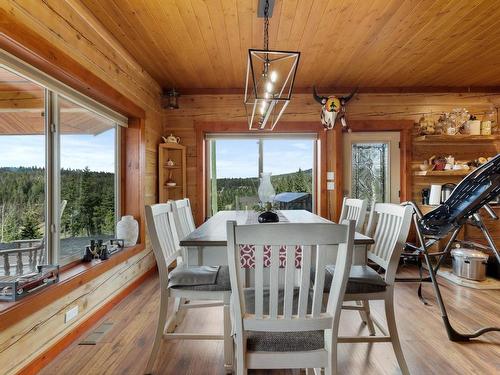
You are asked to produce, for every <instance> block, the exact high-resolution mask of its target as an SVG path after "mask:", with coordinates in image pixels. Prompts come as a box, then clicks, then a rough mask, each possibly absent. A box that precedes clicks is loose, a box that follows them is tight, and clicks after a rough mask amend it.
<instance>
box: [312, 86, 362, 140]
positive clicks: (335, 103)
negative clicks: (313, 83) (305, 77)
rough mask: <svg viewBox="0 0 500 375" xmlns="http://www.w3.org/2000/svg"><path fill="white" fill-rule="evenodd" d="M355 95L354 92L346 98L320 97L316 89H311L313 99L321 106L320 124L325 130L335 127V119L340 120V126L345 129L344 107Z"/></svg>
mask: <svg viewBox="0 0 500 375" xmlns="http://www.w3.org/2000/svg"><path fill="white" fill-rule="evenodd" d="M355 93H356V90H354V91H353V92H352V93H351V94H349V95H347V96H341V97H337V96H320V95H318V91H316V87H313V96H314V99H315V100H316V101H317V102H318V103H319V104H321V105H322V106H323V107H322V108H321V123H322V124H323V126H324V127H325V130H331V129H333V127H334V126H335V121H336V120H337V117H338V118H339V119H340V122H341V123H342V126H343V127H344V128H347V122H346V120H345V107H346V104H347V102H348V101H349V100H351V98H352V97H353V96H354V94H355Z"/></svg>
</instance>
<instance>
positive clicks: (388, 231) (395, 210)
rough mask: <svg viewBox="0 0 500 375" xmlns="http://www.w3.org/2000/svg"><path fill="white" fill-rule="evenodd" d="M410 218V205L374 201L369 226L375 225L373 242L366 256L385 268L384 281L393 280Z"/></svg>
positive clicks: (390, 281) (408, 228)
mask: <svg viewBox="0 0 500 375" xmlns="http://www.w3.org/2000/svg"><path fill="white" fill-rule="evenodd" d="M411 219H412V209H411V207H410V206H400V205H397V204H391V203H376V204H375V205H374V207H373V210H372V212H371V214H370V220H369V223H370V224H369V227H370V226H372V227H373V226H375V229H374V234H373V240H374V244H373V245H372V246H371V247H370V249H369V250H368V258H369V259H370V260H372V261H374V262H375V263H377V264H378V265H379V266H381V267H382V268H384V269H385V270H386V274H385V278H386V282H389V283H392V282H393V281H394V278H395V274H396V270H397V264H398V261H399V256H400V254H401V251H402V250H403V246H404V243H405V241H406V238H407V236H408V232H409V230H410V224H411ZM375 223H376V225H375Z"/></svg>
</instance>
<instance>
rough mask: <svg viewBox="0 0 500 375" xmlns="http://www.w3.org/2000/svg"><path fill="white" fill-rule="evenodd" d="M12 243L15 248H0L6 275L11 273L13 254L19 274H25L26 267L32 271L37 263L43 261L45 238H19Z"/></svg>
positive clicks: (0, 256)
mask: <svg viewBox="0 0 500 375" xmlns="http://www.w3.org/2000/svg"><path fill="white" fill-rule="evenodd" d="M12 244H13V245H14V248H12V249H4V250H0V258H1V259H2V260H3V269H4V273H5V275H7V276H8V275H10V274H11V257H12V256H15V262H16V273H17V274H23V273H24V271H25V269H26V270H29V271H32V270H33V269H34V268H35V266H36V265H37V264H41V263H42V261H43V255H44V251H43V250H44V241H43V239H41V238H39V239H33V240H17V241H13V242H12ZM25 266H26V267H25Z"/></svg>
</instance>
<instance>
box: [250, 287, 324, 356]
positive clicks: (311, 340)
mask: <svg viewBox="0 0 500 375" xmlns="http://www.w3.org/2000/svg"><path fill="white" fill-rule="evenodd" d="M244 294H245V304H246V310H247V312H248V313H250V314H253V313H254V312H255V290H254V289H253V288H248V289H245V290H244ZM283 300H284V291H283V290H280V291H279V292H278V314H283ZM298 300H299V290H298V289H295V291H294V295H293V307H292V311H293V313H294V314H295V313H296V312H297V307H298ZM311 300H312V297H311V294H309V302H308V309H309V310H310V307H311V305H312V303H311ZM263 302H264V306H263V308H264V314H268V313H269V290H268V289H265V290H264V301H263ZM308 312H309V313H310V311H308ZM324 347H325V342H324V338H323V331H301V332H261V331H248V332H247V349H248V350H249V351H263V352H298V351H307V350H317V349H322V348H324Z"/></svg>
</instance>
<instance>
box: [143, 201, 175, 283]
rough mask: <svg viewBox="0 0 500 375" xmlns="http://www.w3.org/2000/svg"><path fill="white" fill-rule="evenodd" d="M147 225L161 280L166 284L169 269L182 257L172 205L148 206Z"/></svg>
mask: <svg viewBox="0 0 500 375" xmlns="http://www.w3.org/2000/svg"><path fill="white" fill-rule="evenodd" d="M146 224H147V228H148V233H149V237H150V240H151V244H152V246H153V252H154V255H155V258H156V263H157V265H158V271H159V274H160V279H163V281H165V282H166V279H164V278H165V276H166V275H168V267H169V266H170V264H171V263H172V262H173V261H174V260H176V259H177V258H178V257H180V256H181V255H182V254H181V248H180V247H179V238H178V236H177V229H176V226H175V219H174V212H173V208H172V204H171V203H170V202H169V203H160V204H155V205H152V206H146Z"/></svg>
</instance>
